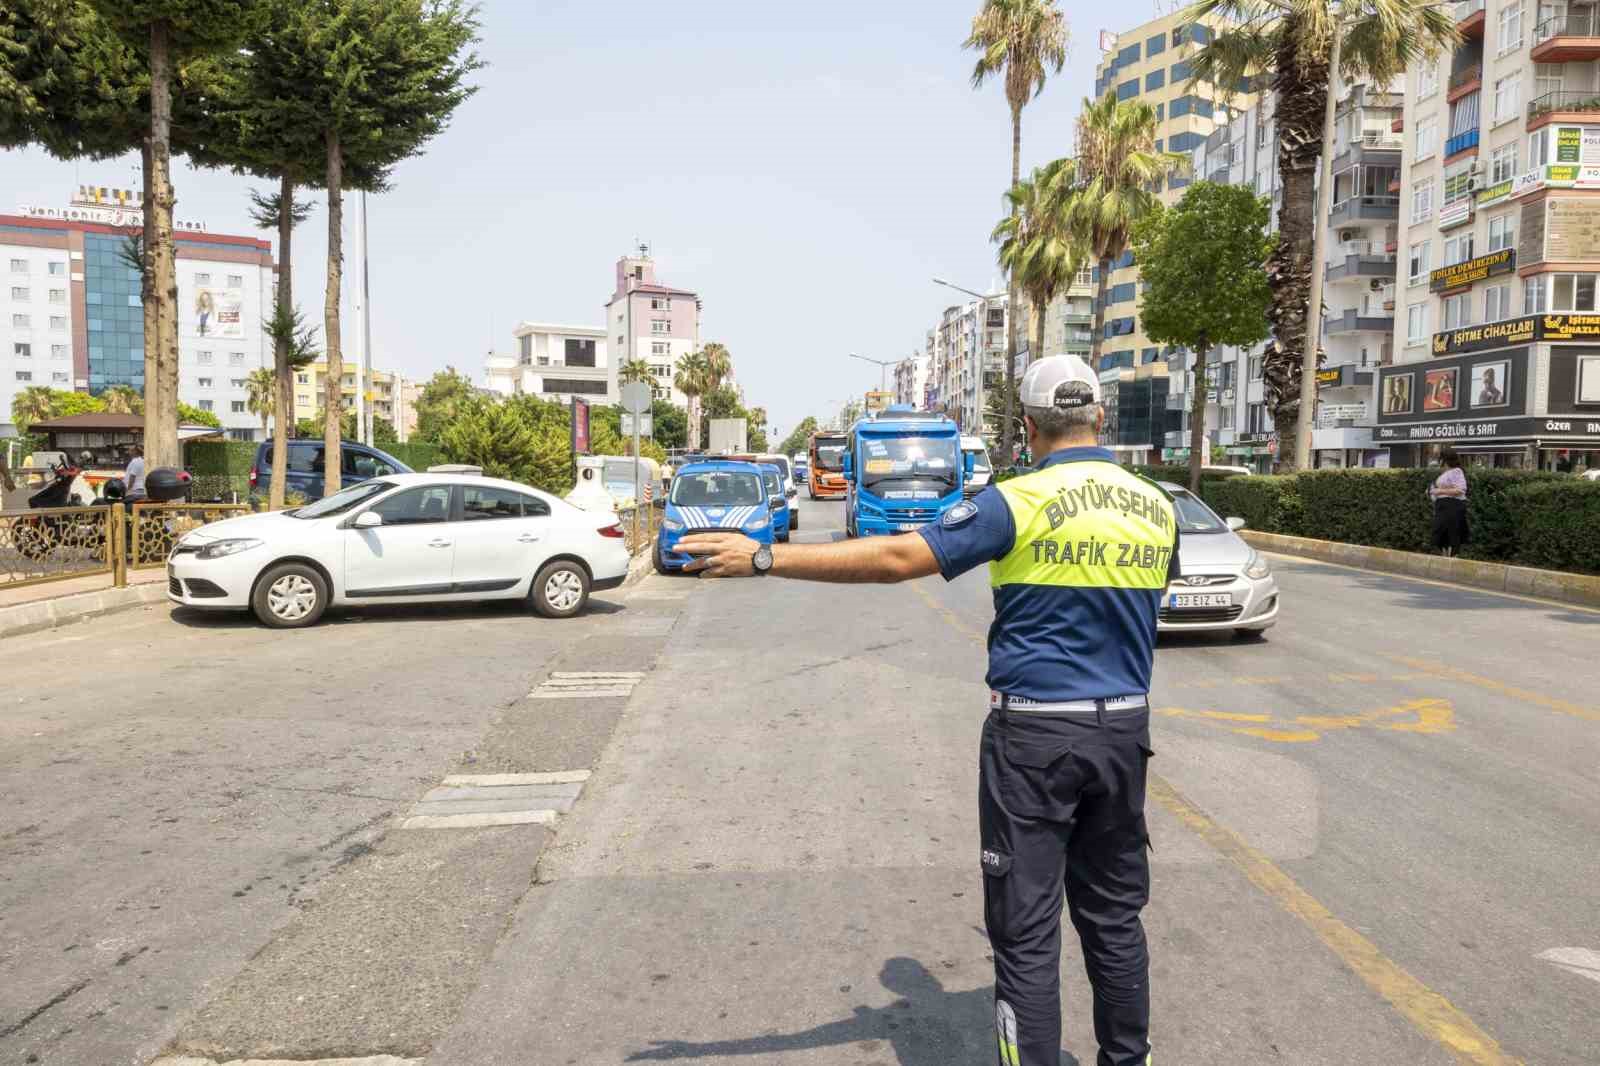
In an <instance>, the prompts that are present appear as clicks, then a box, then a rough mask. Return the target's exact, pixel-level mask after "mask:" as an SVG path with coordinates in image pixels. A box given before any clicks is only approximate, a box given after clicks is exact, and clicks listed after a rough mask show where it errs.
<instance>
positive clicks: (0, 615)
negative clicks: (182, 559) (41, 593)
mask: <svg viewBox="0 0 1600 1066" xmlns="http://www.w3.org/2000/svg"><path fill="white" fill-rule="evenodd" d="M166 601H167V586H166V585H165V583H163V582H159V581H152V582H147V583H143V584H138V585H130V586H128V587H127V588H120V589H119V588H109V589H99V590H97V591H94V592H78V593H74V594H73V595H71V596H59V597H57V598H55V599H52V600H38V601H36V602H34V603H19V604H17V605H15V606H12V607H0V640H3V639H5V638H6V637H19V636H22V635H24V634H26V633H37V632H39V631H40V630H44V629H54V628H55V627H57V626H63V625H67V624H69V623H71V622H83V621H87V620H88V619H90V618H98V617H100V616H101V615H106V614H115V613H116V612H118V611H126V610H130V609H132V608H134V607H144V606H148V605H150V604H156V603H165V602H166Z"/></svg>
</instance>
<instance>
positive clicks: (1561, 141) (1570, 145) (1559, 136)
mask: <svg viewBox="0 0 1600 1066" xmlns="http://www.w3.org/2000/svg"><path fill="white" fill-rule="evenodd" d="M1581 158H1583V130H1582V129H1580V128H1578V127H1577V126H1560V127H1557V129H1556V162H1557V163H1576V162H1577V161H1578V160H1579V159H1581Z"/></svg>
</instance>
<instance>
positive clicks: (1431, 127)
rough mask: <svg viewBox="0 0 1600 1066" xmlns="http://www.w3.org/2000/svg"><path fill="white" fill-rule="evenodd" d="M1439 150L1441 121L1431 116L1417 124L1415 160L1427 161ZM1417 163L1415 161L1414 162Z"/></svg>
mask: <svg viewBox="0 0 1600 1066" xmlns="http://www.w3.org/2000/svg"><path fill="white" fill-rule="evenodd" d="M1438 150H1439V119H1438V117H1437V116H1434V115H1429V116H1428V117H1427V118H1425V119H1422V120H1421V121H1420V122H1418V123H1417V151H1416V156H1415V159H1427V158H1429V157H1430V156H1432V155H1433V153H1435V152H1437V151H1438ZM1413 161H1415V160H1413Z"/></svg>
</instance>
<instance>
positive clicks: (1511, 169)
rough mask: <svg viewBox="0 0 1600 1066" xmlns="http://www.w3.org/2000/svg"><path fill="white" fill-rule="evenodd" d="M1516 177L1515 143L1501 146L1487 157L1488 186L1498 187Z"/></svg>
mask: <svg viewBox="0 0 1600 1066" xmlns="http://www.w3.org/2000/svg"><path fill="white" fill-rule="evenodd" d="M1516 176H1517V142H1516V141H1512V142H1511V143H1510V144H1507V145H1502V146H1500V147H1499V148H1496V149H1495V150H1494V154H1493V155H1491V156H1490V157H1489V184H1491V185H1498V184H1499V183H1500V182H1502V181H1510V180H1511V179H1512V178H1514V177H1516Z"/></svg>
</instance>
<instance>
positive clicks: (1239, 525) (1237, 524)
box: [1227, 516, 1248, 533]
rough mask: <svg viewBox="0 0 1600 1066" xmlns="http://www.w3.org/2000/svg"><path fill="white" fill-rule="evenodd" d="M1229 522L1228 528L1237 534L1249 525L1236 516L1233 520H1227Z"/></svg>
mask: <svg viewBox="0 0 1600 1066" xmlns="http://www.w3.org/2000/svg"><path fill="white" fill-rule="evenodd" d="M1227 522H1228V528H1229V529H1231V530H1233V531H1234V532H1235V533H1237V532H1239V530H1241V529H1243V528H1244V527H1245V526H1246V525H1247V524H1248V523H1246V522H1245V520H1244V519H1242V518H1239V517H1237V516H1235V517H1233V518H1229V519H1228V520H1227Z"/></svg>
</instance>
